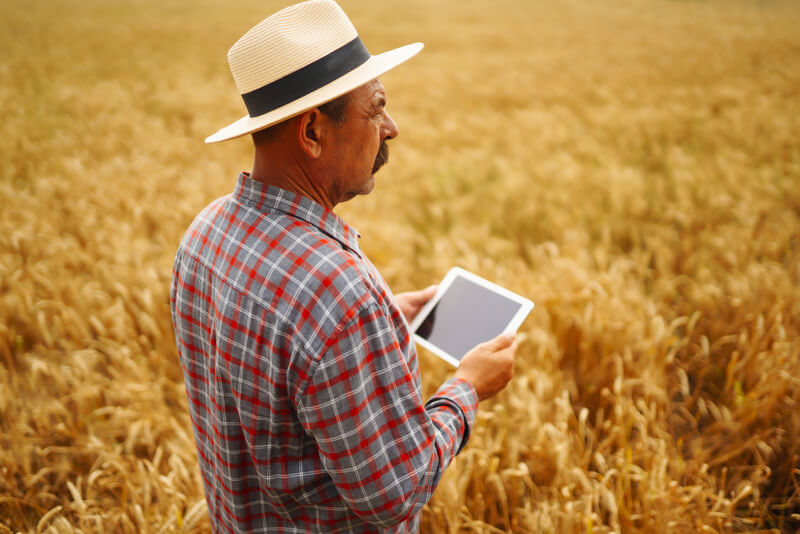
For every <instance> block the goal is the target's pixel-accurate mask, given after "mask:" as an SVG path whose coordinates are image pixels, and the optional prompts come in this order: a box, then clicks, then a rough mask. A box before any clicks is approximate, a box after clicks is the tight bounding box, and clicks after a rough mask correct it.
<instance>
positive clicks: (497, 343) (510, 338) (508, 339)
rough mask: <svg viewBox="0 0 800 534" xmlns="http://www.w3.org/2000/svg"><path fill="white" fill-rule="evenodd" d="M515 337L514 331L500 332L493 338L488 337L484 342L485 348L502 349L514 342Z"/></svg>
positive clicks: (494, 350)
mask: <svg viewBox="0 0 800 534" xmlns="http://www.w3.org/2000/svg"><path fill="white" fill-rule="evenodd" d="M515 337H516V333H514V332H505V333H503V334H500V335H499V336H497V337H496V338H494V339H490V340H489V341H487V342H486V343H485V345H486V348H487V349H489V350H491V351H493V352H496V351H498V350H503V349H504V348H506V347H508V346H510V345H511V344H512V343H513V342H514V338H515Z"/></svg>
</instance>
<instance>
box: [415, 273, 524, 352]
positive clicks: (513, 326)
mask: <svg viewBox="0 0 800 534" xmlns="http://www.w3.org/2000/svg"><path fill="white" fill-rule="evenodd" d="M458 276H462V277H464V278H466V279H468V280H470V281H472V282H475V283H476V284H478V285H480V286H483V287H485V288H487V289H490V290H491V291H494V292H495V293H497V294H499V295H502V296H504V297H506V298H508V299H509V300H513V301H514V302H517V303H519V304H520V309H519V310H517V313H515V314H514V317H512V318H511V321H509V323H508V325H507V326H506V328H505V329H504V330H503V332H504V333H509V332H516V331H517V329H519V327H520V326H521V325H522V322H523V321H524V320H525V318H526V317H527V316H528V314H529V313H530V312H531V310H533V307H534V303H533V301H531V300H529V299H526V298H525V297H523V296H520V295H518V294H516V293H514V292H512V291H509V290H508V289H506V288H504V287H501V286H499V285H497V284H495V283H493V282H490V281H488V280H486V279H484V278H481V277H480V276H478V275H475V274H472V273H471V272H469V271H467V270H465V269H462V268H461V267H452V268H451V269H450V270H449V271H447V274H446V275H445V277H444V278H443V279H442V281H441V283H439V287H438V288H437V289H436V294H435V295H434V296H433V298H432V299H431V300H429V301H428V302H427V303H426V304H425V305H424V306H423V307H422V309H421V310H420V311H419V313H417V316H416V317H414V320H413V321H411V324H410V325H409V330H410V331H411V334H412V335H413V336H414V339H415V340H416V342H417V343H419V344H420V345H422V346H423V347H425V348H426V349H428V350H429V351H431V352H433V353H434V354H436V355H437V356H439V357H440V358H442V359H443V360H444V361H446V362H447V363H449V364H450V365H453V366H455V367H458V365H459V360H458V359H456V358H455V357H453V356H452V355H450V354H448V353H447V352H445V351H444V350H442V349H440V348H439V347H437V346H436V345H434V344H432V343H430V342H429V341H428V340H426V339H424V338H422V337H420V336H418V335H417V334H416V331H417V328H419V325H420V324H422V321H424V320H425V317H427V316H428V313H429V312H430V311H431V309H433V307H434V306H436V304H437V303H438V302H439V300H440V299H441V298H442V295H443V294H444V293H445V291H447V289H448V288H449V287H450V285H451V284H452V283H453V280H455V279H456V277H458ZM487 341H488V340H487Z"/></svg>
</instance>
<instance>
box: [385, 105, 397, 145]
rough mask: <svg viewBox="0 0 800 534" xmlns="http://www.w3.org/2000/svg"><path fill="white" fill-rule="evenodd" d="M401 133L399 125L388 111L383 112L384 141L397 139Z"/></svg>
mask: <svg viewBox="0 0 800 534" xmlns="http://www.w3.org/2000/svg"><path fill="white" fill-rule="evenodd" d="M398 133H400V128H398V127H397V123H396V122H394V119H392V116H391V115H389V112H388V111H385V110H384V112H383V135H384V137H383V138H384V139H394V138H395V137H397V134H398Z"/></svg>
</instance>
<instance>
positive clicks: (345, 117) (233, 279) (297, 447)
mask: <svg viewBox="0 0 800 534" xmlns="http://www.w3.org/2000/svg"><path fill="white" fill-rule="evenodd" d="M421 48H422V45H421V44H419V43H418V44H414V45H409V46H406V47H402V48H399V49H397V50H393V51H390V52H387V53H385V54H380V55H377V56H370V55H369V53H368V52H367V51H366V49H365V48H364V47H363V45H362V44H361V41H360V39H359V38H358V35H357V33H356V31H355V28H353V26H352V24H351V23H350V21H349V20H348V19H347V17H346V15H345V14H344V12H342V10H341V9H340V8H339V6H338V5H336V4H335V3H334V2H333V1H332V0H313V1H311V2H305V3H303V4H298V5H295V6H291V7H289V8H286V9H284V10H282V11H280V12H278V13H276V14H275V15H273V16H272V17H269V18H268V19H265V20H264V21H262V22H261V23H260V24H259V25H257V26H255V27H254V28H253V29H251V30H250V31H249V32H248V33H247V34H245V35H244V36H243V37H242V38H241V39H240V40H239V41H237V43H236V44H234V46H233V47H232V48H231V50H230V52H229V56H228V57H229V62H230V65H231V71H232V72H233V76H234V79H235V80H236V83H237V86H238V88H239V90H240V93H241V94H242V96H243V98H244V100H245V104H246V106H247V108H248V115H247V116H246V117H244V118H243V119H241V120H239V121H237V122H236V123H233V124H232V125H230V126H228V127H226V128H223V129H222V130H220V131H219V132H217V133H216V134H214V135H212V136H211V137H209V138H208V139H207V141H208V142H215V141H221V140H225V139H230V138H234V137H238V136H241V135H245V134H252V135H253V139H254V143H255V160H254V163H253V169H252V172H251V173H241V175H240V176H239V178H238V182H237V185H236V188H235V191H234V193H233V194H232V195H228V196H226V197H223V198H221V199H218V200H217V201H215V202H213V203H212V204H211V205H209V206H208V207H207V208H205V210H203V211H202V212H201V213H200V215H199V216H198V217H197V218H196V219H195V221H194V222H193V223H192V225H191V226H190V228H189V230H188V231H187V233H186V235H185V237H184V239H183V241H182V242H181V244H180V248H179V250H178V253H177V257H176V259H175V269H174V276H173V284H172V298H171V305H172V313H173V321H174V324H175V333H176V339H177V345H178V351H179V354H180V359H181V364H182V366H183V370H184V374H185V384H186V392H187V397H188V401H189V409H190V413H191V417H192V422H193V426H194V434H195V440H196V444H197V451H198V459H199V462H200V467H201V471H202V475H203V483H204V487H205V494H206V499H207V501H208V506H209V516H210V520H211V523H212V525H213V527H214V530H215V531H218V532H266V531H270V532H273V531H274V532H370V531H376V530H381V531H390V532H406V531H412V532H413V531H416V530H417V529H418V524H419V514H420V510H421V508H422V506H423V505H424V504H425V503H426V502H427V501H428V500H429V499H430V497H431V495H432V493H433V490H434V489H435V488H436V485H437V484H438V482H439V480H440V478H441V475H442V473H443V472H444V470H445V468H446V467H447V465H448V464H449V463H450V461H451V460H452V459H453V457H454V456H455V455H456V454H457V453H458V452H459V451H460V450H461V448H462V447H463V446H464V444H465V443H466V441H467V438H468V435H469V431H470V428H471V426H472V424H473V422H474V420H475V412H476V410H477V404H478V402H479V400H482V399H485V398H488V397H491V396H492V395H494V394H495V393H496V392H497V391H499V390H500V389H502V388H503V387H504V386H505V385H506V383H507V382H508V380H509V379H510V378H511V375H512V372H513V360H514V354H515V351H516V345H515V344H514V343H513V340H512V339H511V338H510V337H506V336H501V337H499V338H497V339H494V340H492V341H489V342H487V343H485V344H482V345H479V346H478V347H476V348H475V349H473V350H472V351H471V352H470V353H468V354H467V355H466V356H465V357H464V359H463V361H462V363H461V365H460V366H459V367H458V369H457V370H456V373H455V376H454V378H453V379H451V380H449V381H447V382H446V383H445V384H443V385H442V387H441V388H440V389H439V391H438V392H437V393H436V394H435V395H434V396H433V398H431V399H430V400H429V401H428V402H427V403H423V400H422V398H421V387H420V376H419V370H418V365H417V356H416V352H415V348H414V343H413V341H412V338H411V335H410V333H409V330H408V327H407V324H408V322H410V321H411V320H412V319H413V317H414V315H415V314H416V313H417V312H418V311H419V309H420V308H421V307H422V305H423V304H424V303H425V302H426V301H427V300H429V299H430V298H431V297H432V295H433V293H434V291H435V288H429V289H427V290H423V291H418V292H414V293H405V294H399V295H397V296H396V297H394V296H393V295H392V293H391V292H390V290H389V288H388V287H387V286H386V284H385V282H384V281H383V279H382V278H381V276H380V274H379V273H378V272H377V270H376V269H375V267H374V266H373V265H372V264H371V263H370V262H369V260H368V259H367V258H366V257H365V256H364V254H363V252H362V251H361V249H360V248H359V246H358V234H357V233H356V231H355V230H353V229H352V228H351V227H349V226H348V225H347V224H346V223H345V222H344V221H342V220H341V219H340V218H339V217H338V216H337V215H335V214H334V213H333V211H332V210H333V208H334V207H335V206H336V205H337V204H338V203H340V202H344V201H346V200H349V199H351V198H353V197H354V196H356V195H362V194H367V193H369V192H370V191H372V189H373V187H374V185H375V179H374V173H375V172H376V171H377V169H378V168H379V167H380V166H381V165H382V164H384V163H385V162H386V160H387V157H388V152H387V148H386V141H387V140H389V139H392V138H394V137H396V136H397V134H398V128H397V125H396V124H395V123H394V121H393V120H392V118H391V117H390V116H389V114H388V112H387V111H386V102H387V95H386V91H385V89H384V87H383V86H382V85H381V83H380V81H378V79H377V76H379V75H380V74H382V73H384V72H386V71H388V70H389V69H391V68H393V67H394V66H396V65H398V64H399V63H402V62H403V61H405V60H407V59H409V58H410V57H411V56H413V55H414V54H416V53H417V52H418V51H419V50H420V49H421Z"/></svg>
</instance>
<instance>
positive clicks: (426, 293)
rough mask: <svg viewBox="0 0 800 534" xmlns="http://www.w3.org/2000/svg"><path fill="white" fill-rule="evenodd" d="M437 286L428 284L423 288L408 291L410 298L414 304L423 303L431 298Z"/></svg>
mask: <svg viewBox="0 0 800 534" xmlns="http://www.w3.org/2000/svg"><path fill="white" fill-rule="evenodd" d="M438 287H439V286H435V285H433V286H428V287H426V288H425V289H420V290H419V291H414V292H412V293H410V296H411V299H412V300H413V301H414V303H416V304H424V303H426V302H428V301H429V300H431V299H432V298H433V296H434V295H435V294H436V289H437V288H438Z"/></svg>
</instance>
